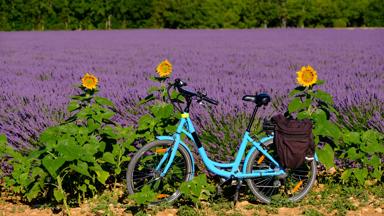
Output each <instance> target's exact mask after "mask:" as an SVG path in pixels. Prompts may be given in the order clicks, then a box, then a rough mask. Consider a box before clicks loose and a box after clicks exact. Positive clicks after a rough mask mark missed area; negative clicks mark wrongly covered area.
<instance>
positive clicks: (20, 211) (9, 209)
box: [0, 201, 384, 216]
mask: <svg viewBox="0 0 384 216" xmlns="http://www.w3.org/2000/svg"><path fill="white" fill-rule="evenodd" d="M253 207H254V208H253ZM308 208H312V209H316V210H317V211H319V212H321V213H322V214H324V215H331V216H332V215H336V212H335V211H334V212H330V213H328V212H327V210H326V209H324V208H322V207H321V206H320V207H314V206H301V207H295V208H287V207H282V208H278V211H277V212H275V213H271V212H267V211H266V210H265V209H258V208H257V205H256V204H251V203H249V202H248V201H243V202H239V203H237V205H236V208H234V209H233V210H229V211H227V213H228V214H233V213H235V212H237V213H240V214H242V215H245V216H253V215H279V216H280V215H281V216H282V215H284V216H296V215H302V214H303V211H304V210H305V209H308ZM383 208H384V206H380V207H378V208H374V207H373V206H369V205H368V206H365V207H361V208H358V209H357V210H355V211H348V212H347V214H346V215H347V216H368V215H369V216H376V215H377V216H383V215H384V212H383ZM110 209H111V212H113V215H128V216H129V215H132V214H131V213H127V212H125V209H124V208H115V207H113V206H111V208H110ZM176 213H177V209H174V208H169V209H164V210H161V211H159V212H157V213H156V215H157V216H173V215H176ZM206 213H207V214H208V215H215V213H214V212H212V211H210V210H209V209H208V210H206ZM255 213H256V214H255ZM8 215H9V216H26V215H27V216H48V215H63V213H62V212H59V213H54V212H53V211H52V209H50V208H33V207H31V206H28V205H24V204H21V203H11V202H1V203H0V216H8ZM71 215H73V216H83V215H85V216H88V215H89V216H92V215H105V212H103V211H101V210H100V211H96V212H92V211H91V209H90V207H89V206H88V205H87V204H84V205H83V206H81V207H79V208H72V209H71ZM216 215H217V214H216Z"/></svg>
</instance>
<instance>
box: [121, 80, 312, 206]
mask: <svg viewBox="0 0 384 216" xmlns="http://www.w3.org/2000/svg"><path fill="white" fill-rule="evenodd" d="M184 86H186V83H185V82H183V81H181V80H180V79H176V80H175V82H174V83H172V84H169V88H168V91H169V89H170V88H171V87H174V88H175V89H176V90H177V91H178V92H179V93H180V94H181V95H182V96H183V97H184V98H185V100H186V106H185V107H184V109H183V110H182V111H183V113H182V115H181V120H180V122H179V124H178V127H177V130H176V133H174V134H173V135H172V136H158V137H157V140H156V141H154V142H151V143H149V144H146V145H144V146H143V147H142V148H141V149H139V151H138V152H137V153H136V154H135V155H134V156H133V158H132V160H131V161H130V163H129V165H128V169H127V189H128V193H129V194H133V193H135V192H139V191H141V189H142V188H143V187H144V185H148V186H150V188H151V189H152V190H153V191H154V192H156V193H157V200H156V201H155V202H153V203H152V204H158V203H161V202H172V201H174V200H176V199H177V198H178V197H179V196H180V191H179V190H178V189H179V187H180V185H181V183H182V182H184V181H189V180H191V179H192V178H193V176H194V173H195V164H194V157H193V155H192V152H191V150H190V149H189V147H188V146H187V145H186V143H185V142H184V139H185V138H189V139H190V140H191V141H192V142H193V143H194V144H195V145H196V147H197V153H198V155H199V156H200V157H201V159H202V161H203V163H204V165H205V166H206V168H207V169H208V170H209V171H210V172H211V173H213V174H215V175H218V176H220V177H221V179H224V180H223V181H222V183H221V184H225V183H226V182H232V181H233V180H237V183H238V184H237V188H236V189H237V190H236V193H235V201H236V200H237V198H238V193H239V192H238V191H239V189H240V187H241V185H242V182H243V181H244V180H245V181H246V182H247V184H248V186H249V188H250V189H251V191H252V193H253V194H254V195H255V196H256V197H257V198H258V199H259V200H260V201H261V202H263V203H269V202H271V200H272V198H274V197H276V198H287V199H289V200H291V201H293V202H296V201H299V200H301V199H302V198H303V197H304V196H305V195H306V194H307V193H308V192H309V191H310V189H311V188H312V186H313V184H314V182H315V180H316V173H317V157H315V159H314V158H306V161H305V163H304V164H303V165H302V166H300V167H299V168H297V169H284V168H283V167H282V166H281V165H280V164H279V162H278V161H279V160H278V157H277V154H276V151H275V147H274V143H273V134H271V135H267V136H265V137H263V138H260V139H256V138H253V137H252V136H251V135H250V130H251V127H252V124H253V122H254V119H255V115H256V112H257V110H258V108H259V107H262V106H266V105H268V103H269V102H270V100H271V98H270V96H269V95H267V94H264V93H263V94H256V95H246V96H244V97H243V100H244V101H248V102H252V103H254V104H255V108H254V110H253V113H252V116H251V119H250V122H249V124H248V127H247V129H246V131H245V132H244V135H243V139H242V142H241V144H240V147H239V150H238V152H237V155H236V158H235V160H234V161H233V162H230V163H221V162H216V161H213V160H211V159H209V157H208V156H207V153H206V151H205V149H204V146H203V145H202V143H201V142H200V140H199V137H198V135H197V133H196V131H195V128H194V126H193V123H192V120H191V118H190V116H189V108H190V105H191V103H192V101H193V100H197V101H198V102H203V101H205V102H207V103H210V104H213V105H217V104H218V101H216V100H214V99H211V98H208V97H207V96H206V95H205V94H202V93H200V92H193V91H190V90H187V89H185V88H184ZM178 107H180V105H179V106H178ZM180 108H181V107H180ZM255 139H256V140H257V141H256V140H255ZM248 143H250V144H251V147H250V148H248V150H247V146H248ZM246 150H247V154H245V153H246Z"/></svg>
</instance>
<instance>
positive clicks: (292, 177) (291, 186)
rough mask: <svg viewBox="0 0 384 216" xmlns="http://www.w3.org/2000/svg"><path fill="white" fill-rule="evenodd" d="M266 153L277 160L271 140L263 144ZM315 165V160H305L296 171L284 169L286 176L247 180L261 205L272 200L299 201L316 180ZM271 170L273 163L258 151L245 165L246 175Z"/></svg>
mask: <svg viewBox="0 0 384 216" xmlns="http://www.w3.org/2000/svg"><path fill="white" fill-rule="evenodd" d="M264 146H265V147H266V149H267V150H268V153H269V154H271V155H272V156H273V158H276V159H277V153H276V148H275V145H274V143H273V140H270V141H267V142H266V143H264ZM316 166H317V164H316V161H315V160H306V161H305V163H304V164H303V165H301V166H300V167H298V168H296V169H286V170H285V172H286V176H261V177H257V178H251V179H247V184H248V186H249V188H250V189H251V191H252V193H253V194H254V195H255V196H256V197H257V198H259V200H260V201H261V202H263V203H270V202H271V201H272V199H274V198H275V199H288V200H290V201H292V202H297V201H299V200H301V199H302V198H303V197H304V196H305V195H306V194H307V193H308V192H309V191H310V189H311V188H312V186H313V184H314V183H315V180H316V173H317V167H316ZM269 168H271V169H273V168H274V165H273V163H272V162H271V161H270V160H269V159H268V158H267V157H265V156H264V155H263V154H262V153H260V152H259V151H257V150H256V151H255V152H253V154H252V155H251V157H250V159H249V162H248V164H247V173H251V172H252V171H256V170H262V169H269Z"/></svg>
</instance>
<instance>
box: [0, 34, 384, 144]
mask: <svg viewBox="0 0 384 216" xmlns="http://www.w3.org/2000/svg"><path fill="white" fill-rule="evenodd" d="M383 50H384V30H383V29H368V30H363V29H355V30H334V29H323V30H318V29H305V30H303V29H300V30H298V29H274V30H261V29H258V30H127V31H83V32H7V33H5V32H0V133H6V134H7V136H8V138H9V139H10V140H11V141H12V143H13V144H14V145H15V146H17V147H28V146H29V143H30V142H31V140H33V139H34V138H36V136H37V135H38V134H39V132H40V131H42V130H43V129H44V128H46V127H48V126H50V125H54V124H57V123H58V122H60V121H62V120H63V119H64V118H65V117H66V116H67V115H68V113H67V112H66V111H65V106H66V104H67V103H68V101H69V97H70V96H71V95H73V94H74V93H75V92H74V91H75V88H74V87H73V85H74V84H76V83H79V80H80V78H81V77H82V76H83V75H84V74H85V73H86V72H90V73H93V74H94V75H96V76H97V77H98V78H99V80H100V90H101V91H100V94H101V95H102V96H106V97H108V98H110V99H111V100H112V101H114V102H115V103H116V105H117V108H118V110H119V114H118V116H117V117H116V118H117V120H118V121H119V122H120V123H122V124H126V125H127V124H132V123H134V122H135V121H136V120H137V118H138V116H135V115H132V114H130V112H129V110H131V109H132V107H133V105H134V104H135V102H137V101H138V100H139V99H140V98H141V97H143V96H145V95H146V89H147V88H148V87H149V86H151V85H152V84H153V83H152V81H150V80H149V79H148V78H149V76H151V75H154V74H155V73H154V69H155V67H156V65H157V64H158V63H159V62H160V61H162V60H163V59H165V58H166V59H169V61H170V62H171V63H172V64H173V67H174V73H173V75H172V77H173V78H175V77H179V78H182V79H184V80H186V81H187V82H188V84H189V86H191V88H196V89H203V90H205V91H206V92H207V93H208V95H209V96H210V97H213V98H216V99H218V100H219V101H220V105H219V106H218V107H215V109H214V110H212V111H213V112H215V113H216V115H222V114H228V113H229V114H232V115H236V113H239V112H243V111H244V112H250V110H251V108H252V107H251V104H247V103H244V102H243V101H241V97H242V96H243V95H244V94H253V93H256V92H261V91H264V92H267V93H269V94H271V95H272V97H273V100H274V101H275V104H276V106H277V107H275V108H273V107H272V106H270V107H269V108H267V109H266V110H264V111H263V112H262V113H261V114H260V115H267V116H268V115H272V114H273V113H274V112H278V111H279V110H280V111H281V110H283V109H284V106H285V104H286V103H287V93H288V91H289V90H290V89H292V88H293V87H294V86H295V83H294V82H295V77H296V73H295V72H296V71H297V70H298V69H299V68H300V67H301V66H302V65H307V64H310V65H312V66H313V67H314V68H315V69H316V70H317V72H318V75H319V78H320V79H323V80H326V84H325V86H324V88H325V90H327V91H328V92H330V93H331V94H332V95H333V96H334V99H335V102H336V106H337V107H338V108H339V109H340V110H348V109H349V108H350V107H355V106H357V107H359V106H360V107H363V108H364V109H361V112H373V114H372V117H371V119H369V124H370V125H371V126H372V127H374V128H377V129H379V130H381V131H384V117H383V113H384V108H383V102H384V84H383V83H384V82H383V81H384V55H383V54H384V53H383V52H384V51H383ZM192 112H195V113H201V114H203V119H202V123H203V124H209V120H208V118H207V115H206V114H205V113H206V111H205V110H204V108H202V107H197V106H195V107H194V110H193V111H192Z"/></svg>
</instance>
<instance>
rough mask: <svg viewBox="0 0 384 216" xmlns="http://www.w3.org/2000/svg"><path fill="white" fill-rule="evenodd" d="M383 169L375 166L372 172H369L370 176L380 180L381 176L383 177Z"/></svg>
mask: <svg viewBox="0 0 384 216" xmlns="http://www.w3.org/2000/svg"><path fill="white" fill-rule="evenodd" d="M383 173H384V171H383V170H380V169H379V168H376V169H375V170H374V171H373V172H371V176H372V177H374V178H375V179H377V180H378V181H381V178H382V177H383Z"/></svg>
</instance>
